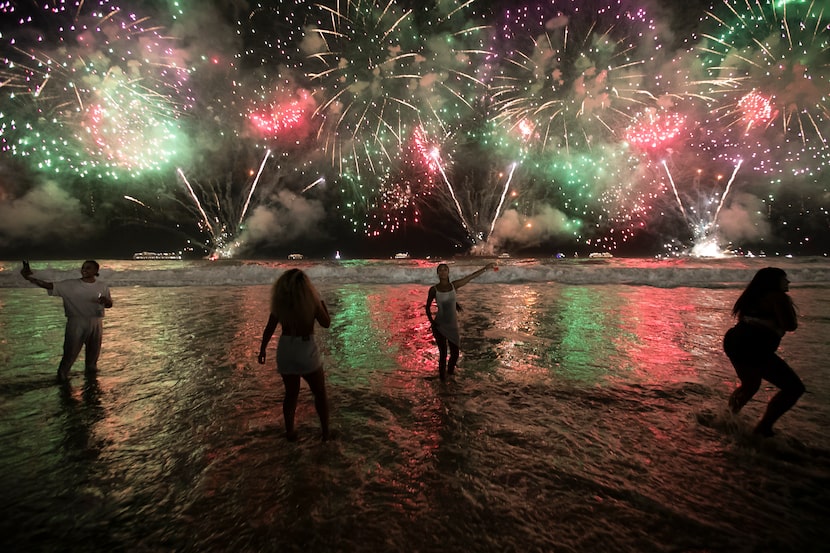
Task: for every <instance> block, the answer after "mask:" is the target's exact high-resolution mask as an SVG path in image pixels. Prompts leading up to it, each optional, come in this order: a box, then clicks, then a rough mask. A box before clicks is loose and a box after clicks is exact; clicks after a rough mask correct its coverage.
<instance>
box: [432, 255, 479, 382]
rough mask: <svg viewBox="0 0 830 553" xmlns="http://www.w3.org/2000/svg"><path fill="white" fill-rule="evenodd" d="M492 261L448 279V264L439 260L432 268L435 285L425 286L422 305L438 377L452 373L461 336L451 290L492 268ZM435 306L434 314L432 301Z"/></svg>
mask: <svg viewBox="0 0 830 553" xmlns="http://www.w3.org/2000/svg"><path fill="white" fill-rule="evenodd" d="M495 266H496V264H495V263H488V264H487V265H485V266H484V267H482V268H481V269H479V270H478V271H476V272H474V273H470V274H469V275H467V276H465V277H463V278H459V279H457V280H453V281H452V282H450V267H449V265H447V264H446V263H441V264H439V265H438V267H437V268H436V272H437V273H438V284H436V285H434V286H430V287H429V292H427V303H426V306H425V309H426V313H427V319H429V324H430V327H431V328H432V335H433V337H434V338H435V344H436V345H437V346H438V375H439V376H440V377H441V380H445V379H446V378H447V374H450V375H452V374H453V373H455V365H456V363H457V362H458V355H459V353H460V347H459V346H460V344H461V337H460V334H459V331H458V317H457V314H456V311H458V310H460V309H461V306H459V305H458V303H457V302H456V296H455V291H456V290H457V289H459V288H461V287H462V286H464V285H466V284H467V283H468V282H470V281H471V280H473V279H474V278H476V277H477V276H479V275H481V274H483V273H484V271H486V270H487V269H491V268H493V267H495ZM433 302H435V304H436V305H437V307H438V310H437V313H435V314H433V313H432V303H433ZM448 347H449V355H450V358H449V363H448V362H447V348H448Z"/></svg>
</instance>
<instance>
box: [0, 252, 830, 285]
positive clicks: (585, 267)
mask: <svg viewBox="0 0 830 553" xmlns="http://www.w3.org/2000/svg"><path fill="white" fill-rule="evenodd" d="M489 261H497V263H498V268H497V270H493V271H487V272H486V273H484V274H482V275H481V276H480V277H478V278H477V279H476V280H475V282H477V283H498V284H513V283H560V284H577V285H594V284H597V285H599V284H627V285H635V286H655V287H661V288H674V287H681V286H686V287H698V288H719V287H742V286H745V285H746V283H747V282H748V281H749V280H750V279H751V278H752V276H753V275H754V274H755V272H756V271H757V270H758V269H760V268H762V267H767V266H776V267H781V268H782V269H784V270H785V271H787V274H788V276H789V278H790V280H791V281H792V286H793V287H798V286H821V287H824V286H828V285H830V259H828V258H826V257H800V258H798V257H793V258H790V257H786V258H785V257H774V258H769V257H768V258H723V259H700V258H674V259H643V258H610V259H545V258H526V259H517V258H512V259H499V260H492V259H483V258H480V257H457V258H452V259H447V260H436V259H407V260H388V259H351V260H309V259H306V260H302V261H268V260H219V261H208V260H183V261H181V260H179V261H134V260H109V261H108V260H102V261H100V263H101V278H102V279H103V280H105V281H106V282H108V283H109V284H110V286H113V287H123V286H147V287H154V286H162V287H171V286H227V285H233V286H254V285H263V284H271V283H273V282H274V280H276V278H277V277H278V276H279V275H280V274H281V273H282V272H283V271H285V270H287V269H290V268H293V267H299V268H301V269H303V270H304V271H306V272H307V273H308V275H309V276H310V277H311V278H312V280H314V281H315V282H316V283H319V284H321V285H331V284H424V285H427V284H432V283H434V282H436V275H435V267H436V265H437V264H438V263H439V262H446V263H448V264H449V265H450V278H451V279H455V278H461V277H463V276H465V275H467V274H469V273H471V272H473V271H475V270H477V269H478V268H480V267H482V266H483V265H484V264H485V263H487V262H489ZM80 266H81V261H68V260H63V261H42V262H37V261H33V262H32V269H33V270H34V271H35V272H36V274H37V276H38V277H39V278H42V279H44V280H48V281H55V280H62V279H67V278H75V277H78V276H79V275H80ZM19 270H20V264H19V262H8V261H7V262H0V288H22V287H28V286H31V284H29V283H27V282H26V281H25V280H24V279H23V278H22V277H21V276H20V274H19Z"/></svg>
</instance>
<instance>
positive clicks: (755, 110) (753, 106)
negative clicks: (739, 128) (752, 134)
mask: <svg viewBox="0 0 830 553" xmlns="http://www.w3.org/2000/svg"><path fill="white" fill-rule="evenodd" d="M738 109H739V110H740V111H741V114H742V115H741V120H742V121H743V122H744V123H745V124H746V132H749V130H750V129H751V128H752V127H757V126H758V125H766V124H769V122H770V121H771V120H772V119H773V118H774V117H775V116H776V115H777V113H778V112H777V111H776V110H774V109H773V106H772V102H771V101H770V99H769V98H767V97H766V96H764V95H763V94H761V93H759V92H758V91H756V90H753V91H751V92H750V93H748V94H747V95H745V96H744V97H743V98H741V99H740V100H738Z"/></svg>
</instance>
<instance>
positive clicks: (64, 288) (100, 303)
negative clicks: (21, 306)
mask: <svg viewBox="0 0 830 553" xmlns="http://www.w3.org/2000/svg"><path fill="white" fill-rule="evenodd" d="M99 270H100V265H99V264H98V262H97V261H94V260H92V259H88V260H86V261H84V263H83V265H81V278H73V279H68V280H61V281H57V282H49V281H46V280H41V279H39V278H35V276H34V273H33V272H32V269H31V268H30V267H29V263H28V262H26V261H24V262H23V269H21V271H20V274H21V275H23V278H25V279H26V280H28V281H29V282H31V283H32V284H35V285H37V286H40V287H41V288H44V289H45V290H46V291H47V292H48V293H49V295H50V296H56V297H59V298H61V299H63V309H64V313H65V314H66V330H65V332H64V339H63V357H62V358H61V362H60V365H59V366H58V382H60V383H61V384H66V383H68V382H69V371H70V369H71V368H72V365H73V364H74V363H75V360H76V359H77V358H78V355H80V353H81V350H82V349H85V350H86V352H85V355H84V366H85V371H86V373H87V374H94V373H95V372H96V371H97V370H98V357H99V356H100V354H101V343H102V339H103V330H104V325H103V321H104V310H105V309H109V308H111V307H112V296H111V295H110V288H109V286H108V285H107V284H106V283H105V282H103V281H101V280H98V276H99V274H98V271H99Z"/></svg>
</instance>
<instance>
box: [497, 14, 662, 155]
mask: <svg viewBox="0 0 830 553" xmlns="http://www.w3.org/2000/svg"><path fill="white" fill-rule="evenodd" d="M626 4H627V2H624V1H623V0H606V1H604V2H603V1H600V0H597V1H591V2H584V1H576V0H548V1H542V2H537V3H532V4H528V5H525V6H523V7H521V8H511V9H510V10H508V11H507V12H506V14H505V17H504V22H503V23H502V24H501V25H500V27H499V29H498V33H499V36H498V38H497V46H496V49H497V50H498V51H501V52H503V53H502V56H501V57H502V59H501V64H500V69H499V71H498V72H497V73H496V74H495V75H494V77H493V85H492V90H493V93H492V95H493V100H494V108H495V109H496V110H497V114H496V116H495V117H496V119H497V120H498V121H499V122H501V123H502V124H504V125H505V126H507V127H508V128H511V129H513V128H517V129H519V130H520V132H521V133H522V135H524V136H525V137H526V138H527V139H528V140H532V141H533V142H535V143H536V144H537V145H538V147H539V148H540V149H542V150H545V149H548V148H550V149H559V150H565V151H566V152H569V153H570V151H571V150H572V149H577V150H579V149H584V148H590V147H592V145H593V144H596V143H598V142H599V141H601V140H605V139H613V137H614V134H615V133H616V132H617V131H618V129H619V128H620V126H624V125H625V122H626V121H627V120H628V118H629V117H630V116H631V114H632V113H633V112H635V111H639V110H640V109H642V107H643V106H644V105H645V104H646V103H648V102H650V101H651V99H652V98H653V97H652V96H651V94H650V93H649V92H648V91H647V89H645V88H644V87H643V84H644V81H645V80H646V74H647V73H646V71H645V70H644V66H645V65H646V63H647V60H648V59H649V56H654V54H655V52H656V51H658V50H660V43H659V40H658V35H657V32H656V30H655V26H654V23H653V22H652V20H651V19H649V18H648V17H647V15H646V14H645V13H644V12H643V11H642V10H640V9H636V8H634V7H626Z"/></svg>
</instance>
